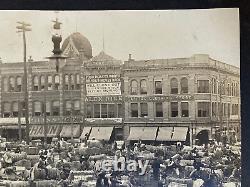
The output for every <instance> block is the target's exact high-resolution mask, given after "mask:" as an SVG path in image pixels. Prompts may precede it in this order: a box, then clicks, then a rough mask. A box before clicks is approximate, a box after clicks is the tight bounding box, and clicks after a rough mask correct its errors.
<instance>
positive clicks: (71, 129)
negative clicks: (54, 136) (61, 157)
mask: <svg viewBox="0 0 250 187" xmlns="http://www.w3.org/2000/svg"><path fill="white" fill-rule="evenodd" d="M72 135H73V137H79V136H80V125H73V126H72V125H71V124H70V125H64V126H63V128H62V131H61V133H60V137H65V138H69V137H71V136H72Z"/></svg>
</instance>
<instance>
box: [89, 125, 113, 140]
mask: <svg viewBox="0 0 250 187" xmlns="http://www.w3.org/2000/svg"><path fill="white" fill-rule="evenodd" d="M113 129H114V127H92V130H91V133H90V136H89V140H91V139H93V138H95V139H96V140H109V139H110V137H111V134H112V131H113Z"/></svg>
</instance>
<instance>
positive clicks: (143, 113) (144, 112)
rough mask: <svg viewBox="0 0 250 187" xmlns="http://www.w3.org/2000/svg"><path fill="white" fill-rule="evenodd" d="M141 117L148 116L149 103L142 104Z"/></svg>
mask: <svg viewBox="0 0 250 187" xmlns="http://www.w3.org/2000/svg"><path fill="white" fill-rule="evenodd" d="M140 106H141V117H146V116H148V104H147V103H141V104H140Z"/></svg>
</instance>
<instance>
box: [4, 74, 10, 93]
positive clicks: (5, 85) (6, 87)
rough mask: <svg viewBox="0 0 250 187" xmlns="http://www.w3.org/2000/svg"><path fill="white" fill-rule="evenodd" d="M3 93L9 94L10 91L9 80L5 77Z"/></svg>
mask: <svg viewBox="0 0 250 187" xmlns="http://www.w3.org/2000/svg"><path fill="white" fill-rule="evenodd" d="M3 91H4V92H8V91H9V85H8V78H7V77H4V78H3Z"/></svg>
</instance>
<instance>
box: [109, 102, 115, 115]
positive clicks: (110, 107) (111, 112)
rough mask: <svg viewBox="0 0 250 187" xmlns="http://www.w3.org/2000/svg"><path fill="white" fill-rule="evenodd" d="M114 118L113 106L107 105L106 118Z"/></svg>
mask: <svg viewBox="0 0 250 187" xmlns="http://www.w3.org/2000/svg"><path fill="white" fill-rule="evenodd" d="M114 117H115V104H109V105H108V118H114Z"/></svg>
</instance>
